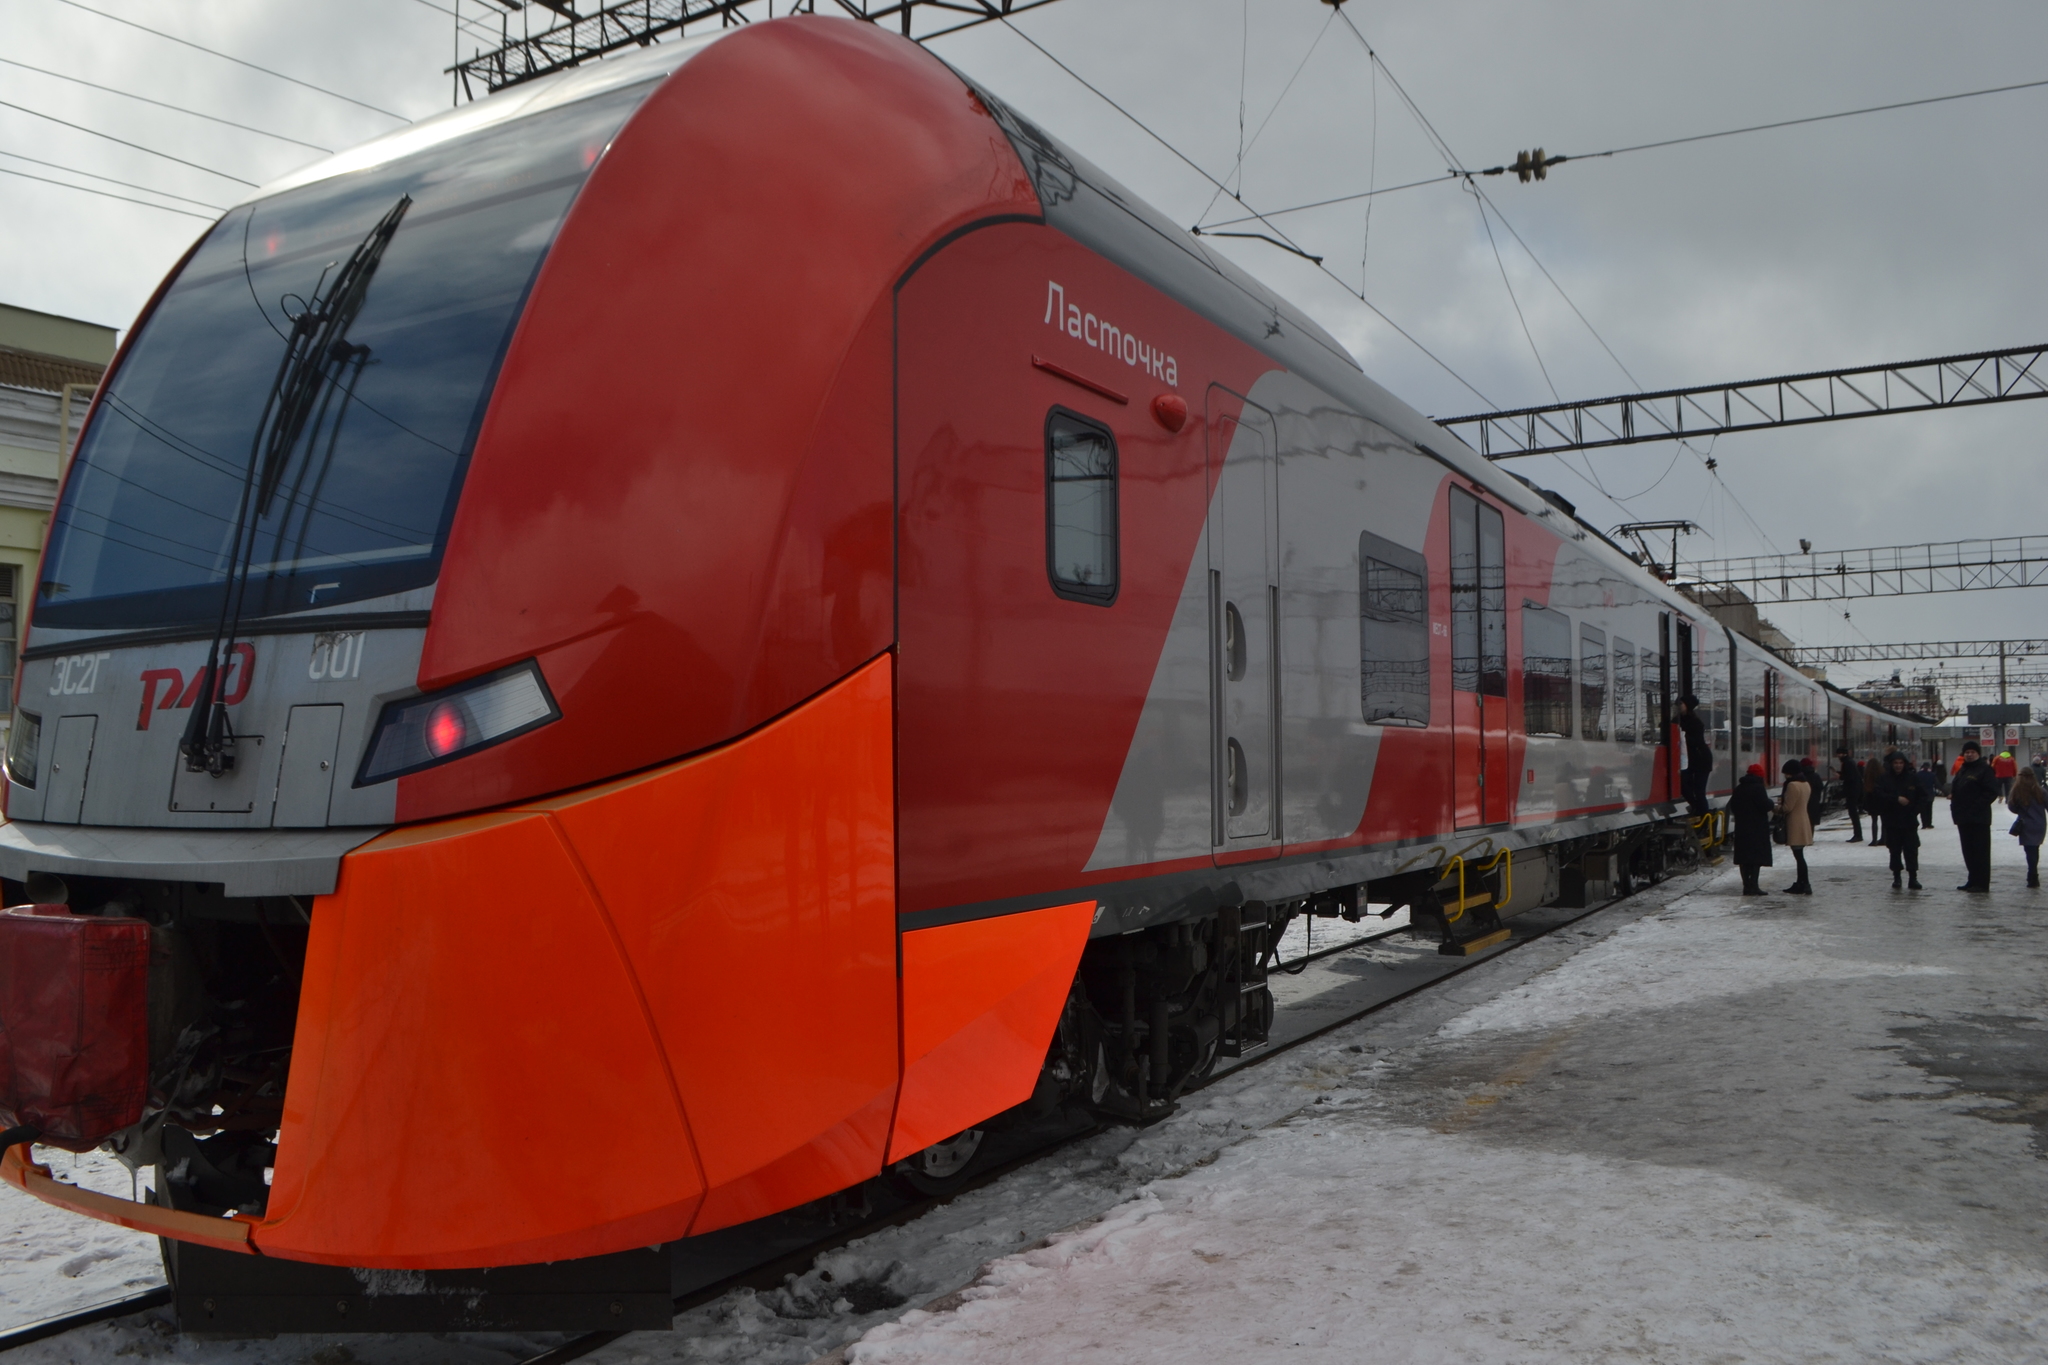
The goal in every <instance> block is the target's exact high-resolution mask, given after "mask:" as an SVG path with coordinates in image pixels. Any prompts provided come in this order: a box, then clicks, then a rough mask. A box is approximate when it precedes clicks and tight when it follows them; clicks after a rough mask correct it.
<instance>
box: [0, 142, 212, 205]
mask: <svg viewBox="0 0 2048 1365" xmlns="http://www.w3.org/2000/svg"><path fill="white" fill-rule="evenodd" d="M0 156H4V157H7V158H9V159H10V160H13V161H26V162H28V163H29V164H30V165H32V166H48V167H49V168H50V169H51V170H53V171H63V172H64V173H65V174H67V175H82V176H84V177H85V178H86V179H87V180H103V181H105V182H106V183H107V184H109V185H119V186H121V187H122V188H123V189H130V190H141V191H142V192H143V193H144V194H154V195H159V196H161V197H162V198H165V199H175V200H177V201H178V202H179V203H181V204H197V205H198V206H199V207H200V208H203V209H212V210H213V211H214V212H215V213H225V212H227V210H226V209H224V208H222V207H221V206H220V205H219V204H212V203H208V202H207V201H206V200H204V199H194V198H192V197H191V196H190V195H185V194H172V193H171V192H170V191H169V190H159V189H152V188H150V187H149V186H148V185H138V184H136V183H135V182H134V181H132V180H116V179H115V178H114V177H113V176H111V175H100V174H98V173H97V172H94V171H81V170H79V169H78V168H77V167H75V166H67V165H65V164H64V163H63V162H61V161H45V160H43V159H42V158H41V157H37V156H23V155H22V154H21V153H20V152H9V151H0Z"/></svg>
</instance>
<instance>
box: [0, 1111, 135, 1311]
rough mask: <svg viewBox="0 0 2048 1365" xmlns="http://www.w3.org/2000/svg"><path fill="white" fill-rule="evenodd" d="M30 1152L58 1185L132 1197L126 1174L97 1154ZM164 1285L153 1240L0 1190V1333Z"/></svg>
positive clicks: (51, 1150) (50, 1150) (47, 1149)
mask: <svg viewBox="0 0 2048 1365" xmlns="http://www.w3.org/2000/svg"><path fill="white" fill-rule="evenodd" d="M35 1151H36V1160H38V1161H40V1162H42V1163H43V1164H44V1165H46V1166H48V1167H49V1168H50V1171H51V1174H53V1175H55V1176H56V1177H57V1178H58V1179H60V1180H68V1181H70V1182H71V1183H72V1184H74V1185H79V1186H82V1187H84V1188H86V1189H89V1190H98V1191H100V1192H102V1193H104V1194H117V1195H120V1196H121V1197H122V1198H124V1199H125V1198H129V1197H131V1189H132V1187H131V1185H130V1183H129V1177H128V1168H127V1167H125V1166H123V1165H122V1164H121V1163H120V1162H118V1161H116V1160H114V1158H112V1157H111V1156H108V1155H106V1154H105V1153H103V1152H87V1153H85V1154H84V1155H82V1156H74V1155H73V1154H72V1153H70V1152H65V1151H59V1150H57V1149H56V1148H53V1147H38V1148H36V1149H35ZM163 1282H164V1267H163V1261H162V1259H161V1258H160V1257H159V1256H158V1255H157V1249H156V1238H154V1237H146V1236H144V1235H143V1234H142V1233H139V1232H130V1231H129V1230H128V1229H127V1228H120V1227H115V1226H114V1225H113V1224H111V1223H99V1222H95V1221H93V1220H92V1219H89V1218H80V1217H78V1216H77V1215H76V1214H71V1213H66V1212H64V1211H63V1210H62V1209H56V1208H52V1207H51V1206H50V1205H48V1204H45V1203H43V1202H42V1201H41V1200H39V1199H31V1198H29V1197H28V1196H27V1195H25V1194H23V1193H21V1191H19V1190H16V1189H13V1188H0V1327H18V1326H21V1325H23V1324H25V1323H29V1322H36V1321H40V1320H41V1319H43V1318H54V1317H59V1316H62V1315H63V1314H65V1313H75V1312H77V1311H78V1310H79V1309H81V1308H90V1307H92V1306H93V1305H94V1304H99V1303H106V1302H108V1301H109V1300H112V1299H119V1298H124V1297H126V1296H127V1295H129V1294H138V1293H141V1292H142V1291H143V1290H145V1289H150V1288H154V1287H155V1286H157V1285H160V1284H162V1283H163Z"/></svg>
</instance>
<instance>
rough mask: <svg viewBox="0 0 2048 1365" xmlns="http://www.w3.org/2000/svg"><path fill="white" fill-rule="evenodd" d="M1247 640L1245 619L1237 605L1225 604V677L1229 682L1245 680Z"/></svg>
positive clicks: (1233, 603)
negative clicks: (1245, 637)
mask: <svg viewBox="0 0 2048 1365" xmlns="http://www.w3.org/2000/svg"><path fill="white" fill-rule="evenodd" d="M1244 666H1245V639H1244V617H1243V616H1241V615H1239V614H1238V610H1237V603H1235V602H1225V603H1224V604H1223V676H1224V678H1225V680H1227V681H1229V682H1241V681H1243V679H1244Z"/></svg>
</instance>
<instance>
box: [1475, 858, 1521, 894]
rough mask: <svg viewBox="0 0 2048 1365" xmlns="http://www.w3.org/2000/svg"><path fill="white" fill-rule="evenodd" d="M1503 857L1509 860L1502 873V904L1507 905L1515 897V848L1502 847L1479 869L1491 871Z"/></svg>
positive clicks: (1498, 864)
mask: <svg viewBox="0 0 2048 1365" xmlns="http://www.w3.org/2000/svg"><path fill="white" fill-rule="evenodd" d="M1502 859H1506V860H1507V866H1506V867H1504V868H1502V869H1501V874H1500V904H1501V905H1506V904H1507V903H1508V902H1509V901H1511V900H1513V899H1514V898H1515V859H1514V850H1513V849H1507V848H1504V849H1502V850H1501V851H1500V852H1498V853H1496V854H1494V855H1493V857H1492V858H1490V859H1488V860H1487V861H1486V862H1484V863H1482V864H1480V867H1479V870H1480V871H1481V872H1491V871H1493V869H1494V868H1495V867H1498V866H1500V863H1501V860H1502ZM1496 908H1498V907H1496Z"/></svg>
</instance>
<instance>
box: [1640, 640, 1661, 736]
mask: <svg viewBox="0 0 2048 1365" xmlns="http://www.w3.org/2000/svg"><path fill="white" fill-rule="evenodd" d="M1642 665H1643V666H1642V669H1641V671H1639V672H1638V673H1637V674H1636V683H1637V685H1638V686H1639V687H1641V688H1642V697H1643V724H1642V728H1641V729H1640V730H1639V731H1638V733H1639V734H1640V735H1641V736H1642V740H1643V743H1645V744H1647V745H1649V746H1650V747H1651V748H1653V749H1654V748H1655V747H1657V746H1658V745H1659V744H1662V743H1663V742H1664V728H1663V726H1662V725H1660V724H1659V723H1658V720H1657V687H1658V684H1657V676H1658V675H1657V651H1656V650H1654V649H1646V650H1644V651H1643V654H1642Z"/></svg>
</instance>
